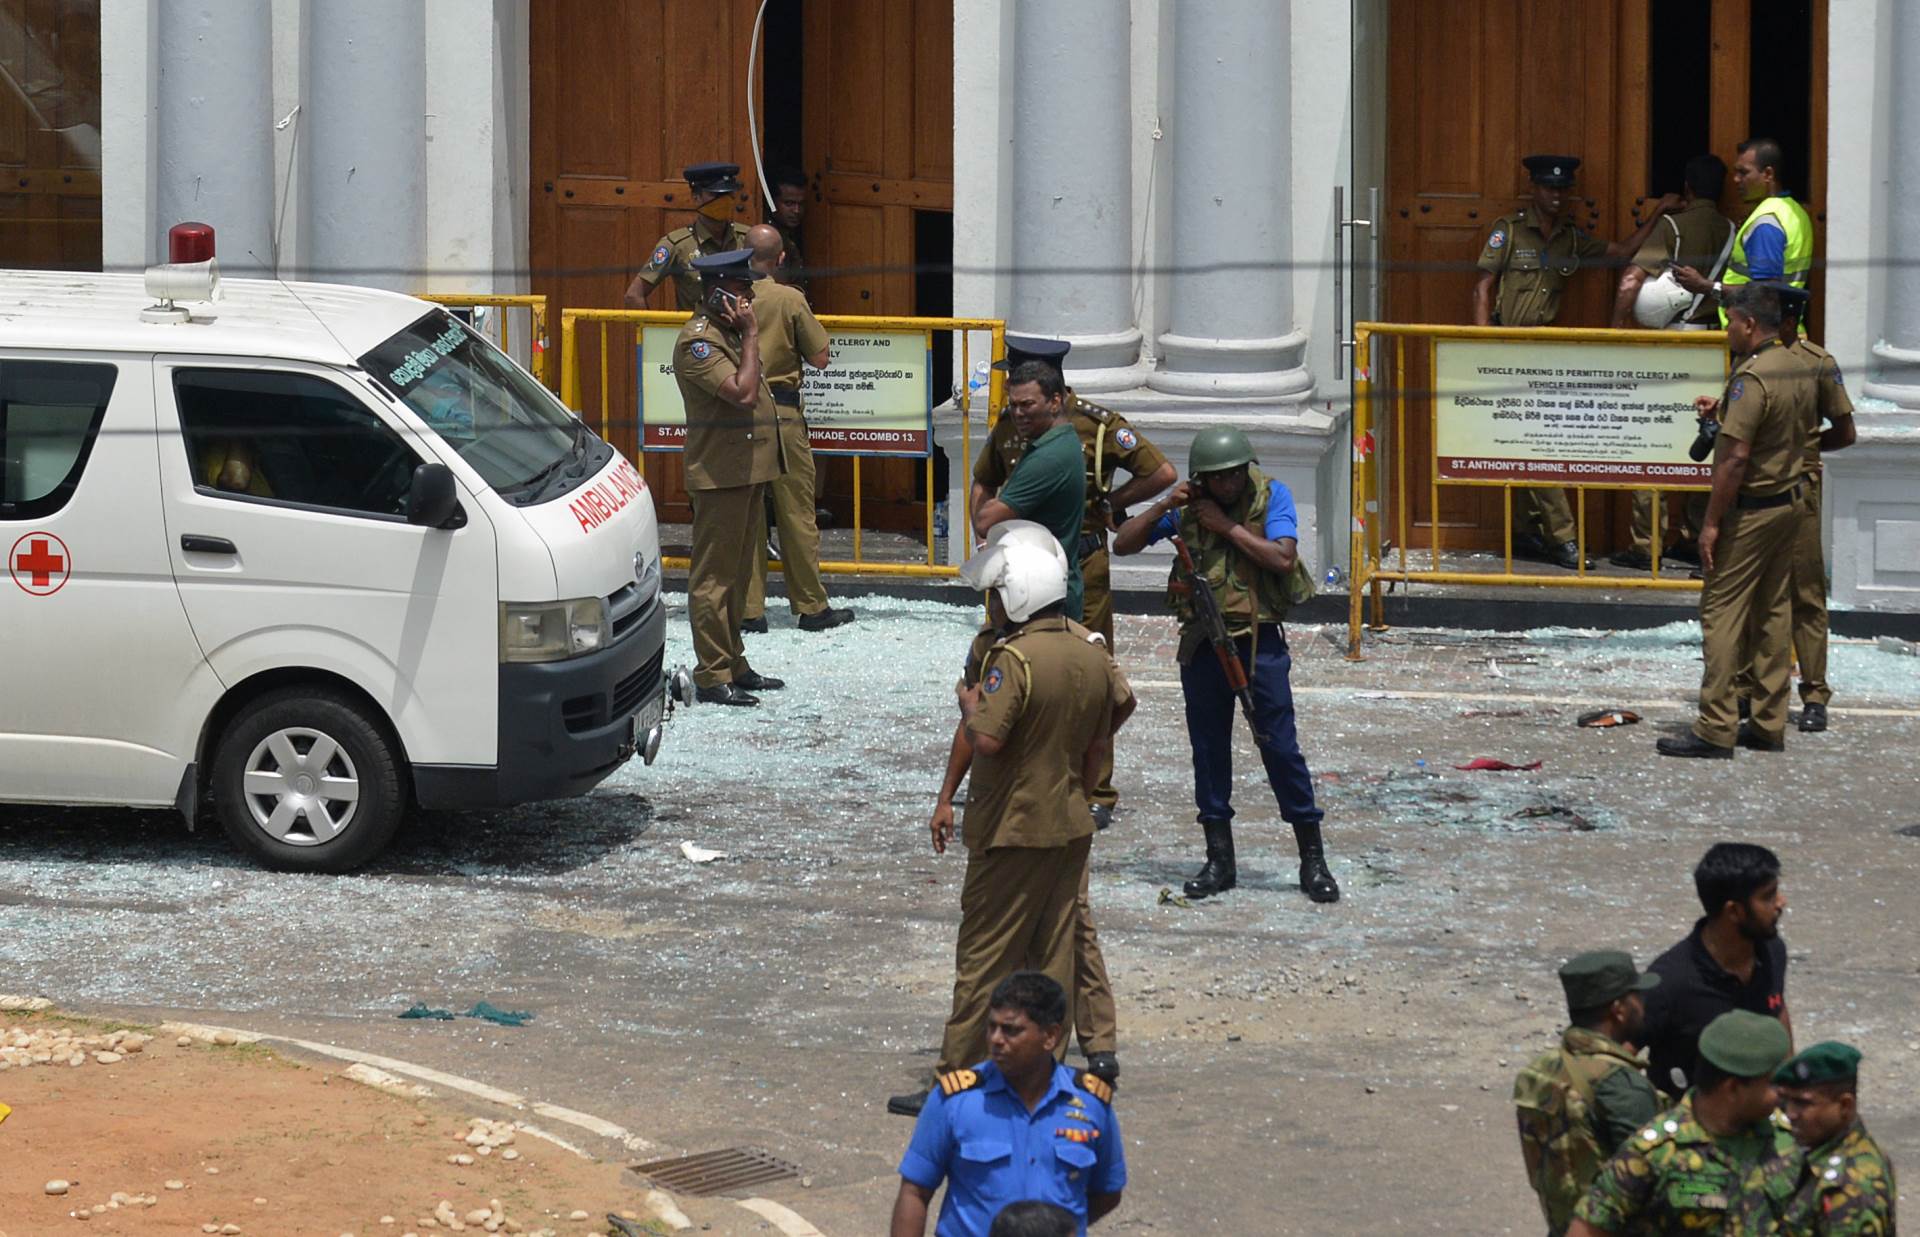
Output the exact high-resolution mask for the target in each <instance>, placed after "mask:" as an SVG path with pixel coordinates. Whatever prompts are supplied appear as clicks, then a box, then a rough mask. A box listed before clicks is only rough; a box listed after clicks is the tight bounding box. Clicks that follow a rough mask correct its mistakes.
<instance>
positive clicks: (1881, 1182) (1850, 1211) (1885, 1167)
mask: <svg viewBox="0 0 1920 1237" xmlns="http://www.w3.org/2000/svg"><path fill="white" fill-rule="evenodd" d="M1859 1073H1860V1050H1859V1049H1857V1048H1854V1047H1852V1046H1850V1045H1848V1044H1841V1043H1836V1042H1834V1041H1832V1040H1828V1041H1826V1042H1825V1043H1819V1044H1815V1045H1814V1046H1813V1047H1811V1048H1808V1049H1807V1050H1806V1051H1804V1052H1802V1053H1801V1054H1800V1055H1798V1056H1796V1057H1794V1058H1793V1059H1792V1060H1791V1061H1788V1062H1787V1063H1786V1064H1785V1065H1783V1066H1781V1067H1780V1072H1779V1073H1777V1074H1775V1075H1774V1076H1773V1083H1774V1086H1775V1087H1777V1088H1778V1089H1779V1091H1780V1095H1781V1098H1782V1100H1783V1104H1784V1107H1785V1108H1786V1111H1787V1119H1788V1120H1789V1121H1790V1122H1791V1123H1792V1124H1793V1141H1794V1142H1795V1144H1796V1146H1795V1147H1794V1149H1793V1150H1792V1151H1791V1152H1788V1153H1786V1154H1775V1155H1772V1156H1769V1157H1767V1158H1766V1159H1765V1160H1763V1161H1761V1163H1760V1166H1759V1167H1758V1168H1756V1169H1754V1170H1753V1172H1752V1173H1750V1174H1749V1175H1748V1177H1747V1183H1746V1187H1745V1189H1743V1190H1742V1191H1741V1194H1740V1197H1739V1199H1738V1200H1736V1201H1735V1203H1734V1206H1733V1214H1732V1215H1730V1216H1729V1217H1728V1218H1727V1229H1726V1231H1727V1233H1728V1234H1729V1237H1767V1235H1772V1234H1777V1235H1778V1237H1816V1235H1817V1237H1890V1235H1891V1234H1892V1233H1893V1232H1894V1199H1895V1198H1897V1197H1899V1191H1898V1190H1897V1189H1896V1188H1895V1187H1894V1183H1893V1165H1892V1164H1890V1163H1888V1162H1887V1157H1886V1154H1885V1153H1884V1152H1882V1151H1881V1150H1880V1147H1879V1144H1877V1143H1875V1142H1874V1141H1873V1137H1872V1135H1870V1134H1868V1133H1867V1127H1866V1126H1864V1125H1862V1124H1861V1122H1860V1113H1859V1109H1858V1106H1857V1092H1858V1090H1859Z"/></svg>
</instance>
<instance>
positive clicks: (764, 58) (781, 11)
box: [760, 4, 812, 206]
mask: <svg viewBox="0 0 1920 1237" xmlns="http://www.w3.org/2000/svg"><path fill="white" fill-rule="evenodd" d="M800 9H801V6H800V5H798V4H769V5H768V6H767V8H766V25H765V27H764V28H763V29H762V30H761V33H760V89H761V116H760V157H761V158H763V159H765V160H766V162H767V174H768V175H769V176H771V175H773V174H774V173H775V171H776V170H779V169H783V168H792V169H797V170H805V171H811V170H812V169H810V168H803V167H802V164H801V158H802V155H801V151H802V150H803V149H804V145H803V143H802V140H801V134H802V131H803V130H802V124H801V101H802V98H803V91H802V89H801V69H802V67H803V66H804V64H805V62H804V60H803V59H802V57H801V54H800V52H801V29H802V25H801V21H800ZM765 204H766V201H765V198H762V199H761V205H762V206H764V205H765Z"/></svg>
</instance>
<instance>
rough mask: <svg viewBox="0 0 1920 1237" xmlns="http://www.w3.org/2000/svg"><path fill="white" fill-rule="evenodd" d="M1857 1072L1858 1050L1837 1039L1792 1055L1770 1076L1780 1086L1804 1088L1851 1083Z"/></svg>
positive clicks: (1858, 1071) (1858, 1065) (1824, 1041)
mask: <svg viewBox="0 0 1920 1237" xmlns="http://www.w3.org/2000/svg"><path fill="white" fill-rule="evenodd" d="M1859 1073H1860V1050H1859V1049H1858V1048H1855V1047H1853V1046H1852V1045H1851V1044H1843V1043H1840V1042H1839V1041H1838V1040H1831V1039H1829V1040H1822V1041H1821V1042H1820V1043H1817V1044H1815V1045H1813V1046H1812V1047H1811V1048H1807V1049H1805V1050H1804V1051H1802V1052H1799V1053H1797V1054H1795V1055H1794V1057H1793V1059H1791V1060H1790V1061H1788V1062H1787V1063H1786V1064H1785V1065H1782V1066H1781V1067H1780V1069H1779V1070H1778V1071H1777V1072H1776V1073H1775V1074H1774V1076H1773V1081H1774V1082H1775V1083H1777V1084H1779V1085H1780V1086H1783V1087H1794V1086H1808V1085H1811V1084H1813V1083H1816V1082H1852V1081H1853V1080H1854V1079H1855V1078H1856V1077H1858V1076H1859Z"/></svg>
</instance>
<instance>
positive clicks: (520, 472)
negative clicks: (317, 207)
mask: <svg viewBox="0 0 1920 1237" xmlns="http://www.w3.org/2000/svg"><path fill="white" fill-rule="evenodd" d="M360 365H361V368H363V369H365V370H366V371H367V373H368V374H370V375H372V377H373V380H374V381H375V382H377V383H379V384H380V385H381V386H382V387H384V388H385V389H386V390H387V391H389V392H391V393H392V394H393V395H394V396H396V397H397V398H399V399H400V400H401V401H402V402H404V403H405V404H406V405H407V407H409V408H411V409H412V410H413V411H414V413H415V414H416V415H418V416H419V418H420V419H421V420H423V421H425V422H426V423H427V425H428V426H429V427H430V428H431V429H432V430H433V431H434V432H435V433H437V434H439V435H440V437H442V438H444V439H446V440H447V441H448V442H450V443H452V444H453V448H454V450H456V451H458V452H459V453H460V458H462V459H464V460H465V461H466V462H467V463H468V464H471V465H472V466H473V469H474V471H475V472H477V473H479V474H480V475H481V476H482V477H484V478H485V479H486V481H487V484H489V485H491V486H492V487H493V488H494V489H496V490H498V491H499V492H500V493H502V494H505V495H509V496H514V497H516V498H518V497H521V496H524V495H532V494H535V493H539V492H542V491H544V490H545V489H547V488H548V486H547V484H546V483H547V481H548V480H549V479H550V478H552V477H553V476H554V475H555V474H556V473H560V472H562V471H563V466H564V465H567V464H569V463H577V462H579V461H580V460H581V459H583V458H584V457H585V456H586V455H588V454H590V453H591V452H590V448H589V444H597V441H598V440H597V439H595V438H593V436H592V435H591V434H589V433H587V432H586V429H585V427H584V426H583V425H582V424H581V422H580V420H579V419H578V418H577V417H575V416H574V415H573V414H572V413H570V412H568V411H567V409H566V408H565V407H564V406H563V405H562V404H561V403H560V401H559V400H557V399H555V398H554V397H553V395H552V394H551V393H550V392H549V391H548V390H547V389H546V388H545V387H543V386H541V385H540V384H539V383H538V382H536V381H535V380H534V379H533V377H532V376H531V375H529V374H528V373H527V372H526V371H525V370H523V369H521V368H520V367H519V366H517V365H515V364H514V363H513V362H511V361H509V360H508V359H507V358H506V357H505V356H503V355H501V353H500V351H499V350H498V349H497V348H495V347H494V346H493V344H492V343H490V342H489V341H487V340H486V339H485V338H483V337H482V336H480V335H479V334H478V333H476V332H475V331H473V330H472V329H471V328H469V327H468V326H467V325H466V324H465V323H463V322H461V321H459V320H458V319H457V318H455V317H453V316H452V315H451V314H449V313H447V312H446V311H445V310H443V309H436V310H434V311H433V312H432V313H430V314H428V315H427V316H426V317H424V318H421V319H420V320H419V321H418V322H415V323H414V324H413V325H412V326H410V327H408V328H407V329H406V330H404V331H401V332H400V333H399V334H397V335H394V336H393V337H392V338H390V339H388V340H387V341H386V342H385V343H383V344H381V345H380V346H379V347H377V348H375V349H374V350H373V351H372V352H369V353H367V354H366V355H365V356H363V357H361V358H360ZM529 501H530V499H529Z"/></svg>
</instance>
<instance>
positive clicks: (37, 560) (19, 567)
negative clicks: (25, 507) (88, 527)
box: [7, 533, 73, 597]
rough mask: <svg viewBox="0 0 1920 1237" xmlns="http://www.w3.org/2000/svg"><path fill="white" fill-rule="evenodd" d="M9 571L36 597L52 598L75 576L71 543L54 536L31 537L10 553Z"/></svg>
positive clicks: (32, 534)
mask: <svg viewBox="0 0 1920 1237" xmlns="http://www.w3.org/2000/svg"><path fill="white" fill-rule="evenodd" d="M7 570H8V571H10V572H12V573H13V582H14V583H15V584H18V585H19V586H20V587H21V588H22V589H24V590H26V591H27V592H29V593H32V594H33V595H34V596H35V597H49V596H52V595H53V594H54V593H57V592H59V591H60V590H61V589H62V588H64V587H65V586H66V583H67V580H68V578H69V577H70V576H72V575H73V559H72V557H71V556H70V555H69V554H68V553H67V543H66V542H64V541H62V540H60V538H58V537H56V536H54V535H53V534H52V533H28V534H27V535H26V536H24V537H22V538H20V540H18V541H16V542H14V543H13V549H11V550H9V551H7Z"/></svg>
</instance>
